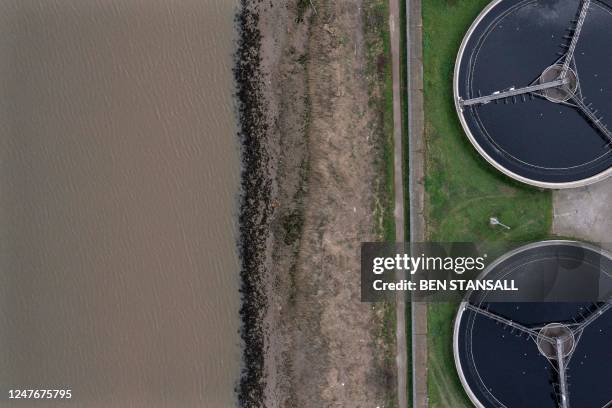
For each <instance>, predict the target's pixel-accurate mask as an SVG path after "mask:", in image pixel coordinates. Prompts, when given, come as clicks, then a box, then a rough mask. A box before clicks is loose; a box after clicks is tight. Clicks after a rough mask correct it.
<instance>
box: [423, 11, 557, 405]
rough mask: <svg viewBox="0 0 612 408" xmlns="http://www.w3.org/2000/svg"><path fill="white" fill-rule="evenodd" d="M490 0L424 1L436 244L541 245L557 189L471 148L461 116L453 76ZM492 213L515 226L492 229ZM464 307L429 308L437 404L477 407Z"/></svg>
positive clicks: (429, 187)
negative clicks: (458, 329) (455, 334)
mask: <svg viewBox="0 0 612 408" xmlns="http://www.w3.org/2000/svg"><path fill="white" fill-rule="evenodd" d="M488 2H489V0H423V31H424V32H423V36H424V38H423V40H424V81H425V83H424V87H425V118H426V123H425V126H426V129H425V132H426V141H427V153H426V163H427V164H426V166H427V168H426V174H427V177H426V182H425V186H426V192H427V214H426V217H427V229H428V237H429V239H430V240H433V241H475V242H482V241H492V240H504V241H517V242H518V241H534V240H538V239H542V238H545V237H547V236H548V234H549V231H550V226H551V216H552V209H551V207H552V202H551V194H550V193H549V192H544V191H539V190H536V189H532V188H529V187H525V186H522V185H519V184H518V183H516V182H514V181H512V180H510V179H508V178H507V177H505V176H503V175H502V174H500V173H499V172H498V171H496V170H495V169H493V168H492V167H491V166H490V165H489V164H488V163H486V162H485V161H484V160H483V159H482V158H481V157H480V156H479V155H478V154H477V152H476V150H475V149H474V148H473V147H472V146H471V144H470V143H469V141H468V140H467V138H466V137H465V135H464V132H463V130H462V128H461V125H460V124H459V121H458V119H457V115H456V112H455V108H454V104H453V97H452V75H453V68H454V62H455V57H456V54H457V51H458V49H459V45H460V43H461V40H462V38H463V36H464V34H465V33H466V31H467V29H468V27H469V26H470V24H471V22H472V21H473V20H474V18H475V17H476V16H477V15H478V13H479V12H480V11H481V10H482V9H483V8H484V6H485V5H486V4H487V3H488ZM490 216H498V217H499V218H500V219H501V220H502V221H505V222H507V223H509V224H511V226H512V227H513V228H512V230H510V231H504V230H500V229H494V228H491V227H490V226H489V225H488V219H489V217H490ZM456 307H457V305H456V304H454V303H437V304H431V305H430V307H429V394H430V395H429V397H430V406H431V407H445V408H446V407H453V408H459V407H471V404H470V403H469V401H468V399H467V397H466V396H465V394H464V392H463V389H462V387H461V384H460V382H459V379H458V377H457V375H456V372H455V368H454V360H453V355H452V330H453V327H452V323H453V318H454V315H455V312H456Z"/></svg>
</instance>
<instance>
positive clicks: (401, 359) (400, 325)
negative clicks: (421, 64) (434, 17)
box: [389, 0, 408, 408]
mask: <svg viewBox="0 0 612 408" xmlns="http://www.w3.org/2000/svg"><path fill="white" fill-rule="evenodd" d="M400 1H403V0H389V31H390V40H391V63H392V77H393V144H394V159H393V169H394V170H393V172H394V193H395V209H394V216H395V241H396V242H404V241H405V237H406V236H405V235H404V234H405V231H404V225H405V220H404V185H403V180H404V177H403V164H404V157H403V155H402V105H401V92H400V84H401V82H400V54H401V50H400V38H401V37H400V35H401V28H400V3H399V2H400ZM396 322H397V325H396V333H395V338H396V346H397V404H398V408H407V407H408V396H407V394H408V393H407V389H408V383H407V371H408V344H407V342H406V296H405V294H404V293H403V292H398V296H397V304H396Z"/></svg>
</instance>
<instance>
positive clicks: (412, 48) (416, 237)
mask: <svg viewBox="0 0 612 408" xmlns="http://www.w3.org/2000/svg"><path fill="white" fill-rule="evenodd" d="M405 1H406V14H407V15H406V21H407V27H406V35H407V41H406V45H407V47H408V49H407V51H406V52H407V55H408V64H407V71H408V72H407V78H408V139H409V142H408V149H409V158H408V161H409V202H410V241H411V242H422V241H425V219H424V207H425V186H424V184H423V182H424V173H425V162H424V152H425V149H424V147H425V128H424V121H425V118H424V116H425V115H424V112H423V32H422V18H421V0H405ZM411 319H412V333H411V334H412V398H413V403H412V406H413V407H414V408H426V407H427V406H428V405H429V397H428V390H427V303H421V302H413V303H412V308H411Z"/></svg>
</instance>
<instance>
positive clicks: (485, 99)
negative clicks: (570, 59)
mask: <svg viewBox="0 0 612 408" xmlns="http://www.w3.org/2000/svg"><path fill="white" fill-rule="evenodd" d="M568 82H569V79H557V80H555V81H550V82H544V83H542V84H535V85H529V86H524V87H522V88H517V89H514V88H510V89H509V90H507V91H497V92H493V93H492V94H490V95H485V96H479V97H476V98H471V99H466V100H463V99H461V98H459V103H460V104H461V105H462V106H469V105H481V104H482V105H484V104H487V103H489V102H492V101H494V100H497V99H506V98H510V97H513V96H517V95H522V94H526V93H532V92H537V91H543V90H545V89H549V88H558V87H560V86H563V85H565V84H567V83H568Z"/></svg>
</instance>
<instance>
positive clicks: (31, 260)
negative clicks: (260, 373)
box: [0, 0, 241, 408]
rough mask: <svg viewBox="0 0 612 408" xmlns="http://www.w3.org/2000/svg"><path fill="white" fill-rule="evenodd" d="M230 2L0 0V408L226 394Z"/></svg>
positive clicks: (233, 207)
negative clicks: (40, 394)
mask: <svg viewBox="0 0 612 408" xmlns="http://www.w3.org/2000/svg"><path fill="white" fill-rule="evenodd" d="M236 7H237V4H236V1H235V0H0V38H1V40H0V406H2V407H5V406H6V407H10V406H19V407H28V406H43V405H41V404H45V405H44V406H74V407H147V408H154V407H215V408H217V407H231V406H233V405H234V404H235V395H234V386H235V384H236V381H237V379H238V376H239V368H240V367H239V366H240V356H241V353H240V343H239V342H240V339H239V333H238V330H239V315H238V307H239V297H238V272H239V263H238V259H237V251H236V239H237V238H236V234H237V225H236V217H235V216H236V212H237V194H238V187H239V179H238V178H239V151H238V143H237V142H238V140H237V138H236V136H235V133H236V126H235V123H234V122H235V118H234V111H233V105H232V92H233V85H232V72H231V67H232V52H233V48H234V43H233V41H234V39H235V35H236V33H235V30H234V20H233V18H234V13H235V12H236ZM22 388H52V389H57V388H60V389H71V390H72V392H71V393H72V399H71V401H64V402H61V401H55V402H48V401H45V402H40V401H39V402H34V401H14V400H13V401H12V400H10V399H8V393H9V390H10V389H22Z"/></svg>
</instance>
